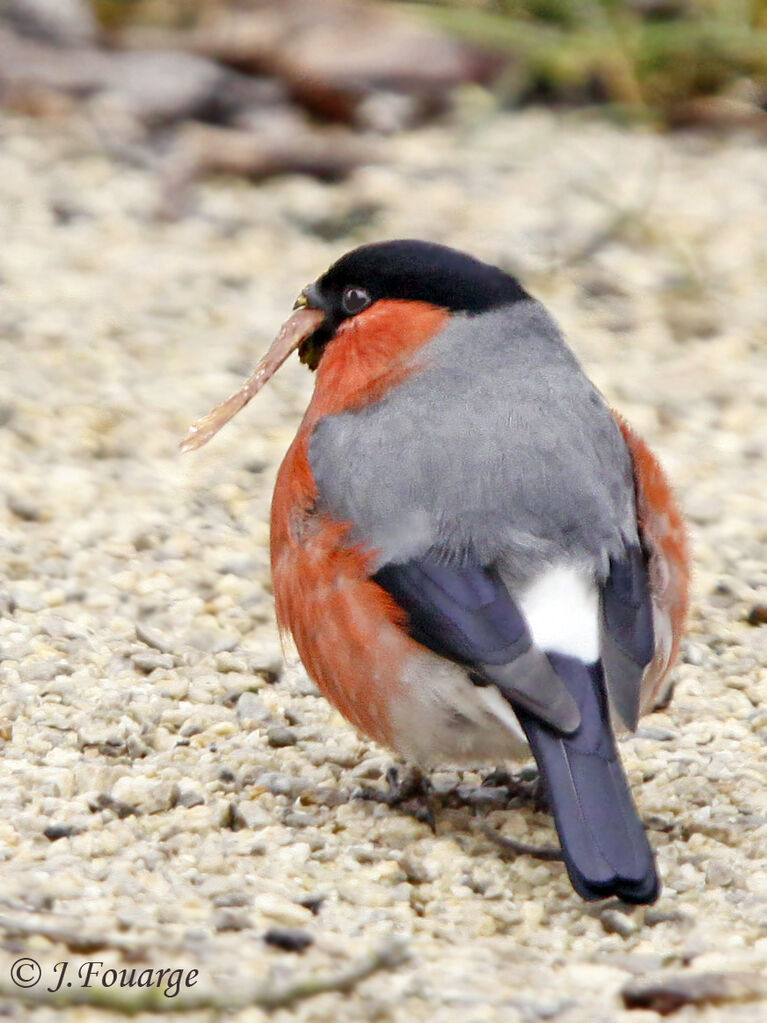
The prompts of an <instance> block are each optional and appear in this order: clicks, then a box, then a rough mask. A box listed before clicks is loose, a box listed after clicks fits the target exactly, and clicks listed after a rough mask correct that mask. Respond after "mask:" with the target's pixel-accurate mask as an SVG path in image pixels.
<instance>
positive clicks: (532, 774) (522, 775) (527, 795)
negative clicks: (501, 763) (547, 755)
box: [480, 767, 549, 813]
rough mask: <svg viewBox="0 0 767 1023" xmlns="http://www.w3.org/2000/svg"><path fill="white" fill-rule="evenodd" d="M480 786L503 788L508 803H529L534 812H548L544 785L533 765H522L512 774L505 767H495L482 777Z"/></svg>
mask: <svg viewBox="0 0 767 1023" xmlns="http://www.w3.org/2000/svg"><path fill="white" fill-rule="evenodd" d="M480 787H481V788H490V789H495V788H504V789H506V791H507V792H508V794H509V803H510V804H512V803H513V802H515V803H516V804H527V805H531V806H532V808H533V810H534V811H535V812H536V813H548V812H549V804H548V800H547V799H546V787H545V785H544V784H543V780H542V779H541V776H540V774H539V773H538V770H537V768H535V767H523V768H522V770H521V771H518V772H517V773H516V774H512V773H511V771H507V770H506V768H505V767H496V768H494V769H493V770H492V771H491V772H490V773H489V774H488V775H486V776H485V777H484V778H483V779H482V785H481V786H480Z"/></svg>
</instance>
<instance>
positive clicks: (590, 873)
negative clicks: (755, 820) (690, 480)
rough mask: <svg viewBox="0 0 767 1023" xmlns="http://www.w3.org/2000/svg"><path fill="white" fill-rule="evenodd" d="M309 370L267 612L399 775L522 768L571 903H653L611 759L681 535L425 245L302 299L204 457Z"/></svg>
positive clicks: (506, 307)
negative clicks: (227, 428)
mask: <svg viewBox="0 0 767 1023" xmlns="http://www.w3.org/2000/svg"><path fill="white" fill-rule="evenodd" d="M295 349H297V350H298V355H299V358H300V359H301V361H302V362H303V363H305V364H306V365H307V366H308V367H309V368H310V369H312V370H315V371H316V378H315V387H314V394H313V397H312V399H311V402H310V403H309V406H308V408H307V410H306V413H305V415H304V418H303V420H302V422H301V425H300V427H299V430H298V433H297V435H296V437H295V440H294V441H293V443H292V444H291V446H290V448H289V450H288V452H287V455H286V456H285V460H284V461H283V463H282V466H281V468H280V471H279V475H278V477H277V482H276V486H275V491H274V498H273V503H272V514H271V564H272V575H273V583H274V595H275V602H276V612H277V618H278V622H279V625H280V627H281V629H282V630H284V631H285V632H287V633H290V634H291V635H292V636H293V639H294V640H295V643H296V645H297V648H298V652H299V654H300V656H301V659H302V661H303V663H304V665H305V667H306V670H307V672H308V673H309V675H310V676H311V677H312V678H313V679H314V681H315V682H316V683H317V685H318V686H319V688H320V690H321V691H322V692H323V694H324V695H325V696H326V697H327V699H328V700H330V701H331V703H333V704H334V705H335V706H336V707H337V708H338V709H339V710H340V711H341V713H342V714H343V715H344V716H345V717H346V718H347V719H348V720H349V721H350V722H351V723H352V724H353V725H355V726H356V727H357V728H358V729H360V730H361V731H362V732H364V733H366V734H367V735H369V736H371V737H372V738H373V739H375V740H376V741H377V742H380V743H383V744H385V745H387V746H389V747H391V748H393V749H395V750H397V751H398V752H399V753H400V754H401V755H402V756H403V757H405V758H408V759H409V760H411V761H413V762H415V763H417V764H421V765H426V766H429V765H435V764H440V763H442V764H478V763H487V762H498V761H500V760H505V759H507V758H519V757H521V756H525V755H526V753H527V750H528V748H529V750H531V751H532V754H533V756H534V758H535V760H536V762H537V764H538V768H539V771H540V775H541V777H542V780H543V782H544V785H545V791H546V795H547V797H548V804H549V806H550V808H551V811H552V813H553V817H554V822H555V825H556V828H557V832H558V834H559V839H560V842H561V846H562V854H563V858H564V861H565V865H566V867H567V871H568V873H569V876H570V879H571V881H572V884H573V887H574V888H575V890H576V891H577V892H578V893H579V894H580V895H581V896H582V897H583V898H584V899H588V900H594V899H602V898H605V897H607V896H610V895H614V896H618V897H619V898H621V899H623V900H624V901H626V902H631V903H649V902H653V901H654V900H655V899H656V898H657V896H658V893H659V890H660V884H659V880H658V875H657V871H656V866H655V859H654V855H653V852H652V849H651V847H650V844H649V842H648V839H647V836H646V834H645V830H644V828H643V826H642V823H641V821H640V819H639V816H638V814H637V811H636V808H635V806H634V803H633V801H632V797H631V793H630V791H629V787H628V784H627V780H626V777H625V774H624V771H623V768H622V765H621V761H620V757H619V754H618V750H617V747H616V741H615V737H614V733H615V730H616V729H617V728H620V727H626V728H628V729H631V730H633V729H635V728H636V725H637V720H638V718H639V716H640V715H641V714H643V713H645V712H647V711H649V710H652V709H653V707H654V706H657V705H658V704H659V703H660V702H661V701H663V700H664V698H665V697H666V695H667V693H668V690H669V681H668V677H669V669H670V668H671V666H672V664H673V662H674V660H675V658H676V656H677V652H678V649H679V643H680V637H681V634H682V630H683V627H684V621H685V615H686V612H687V605H688V584H689V558H688V548H687V540H686V534H685V528H684V523H683V520H682V517H681V514H680V511H679V508H678V505H677V502H676V500H675V498H674V496H673V494H672V491H671V489H670V486H669V484H668V481H667V479H666V477H665V475H664V473H663V471H662V470H661V468H660V466H659V464H658V462H657V461H656V459H655V457H654V456H653V455H652V453H651V452H650V450H649V449H648V447H647V445H646V444H645V443H644V441H643V440H641V438H640V437H639V436H638V435H637V434H636V433H635V432H634V431H633V430H632V429H631V428H630V427H629V426H628V425H627V423H626V422H625V421H624V420H623V419H622V418H621V417H620V416H619V415H617V414H616V413H615V412H613V411H611V409H610V408H609V407H608V405H607V404H606V402H605V400H604V398H603V397H602V395H601V394H600V393H599V391H598V390H597V389H596V388H595V387H594V385H593V384H591V383H590V382H589V380H588V379H587V377H586V376H585V374H584V373H583V370H582V369H581V367H580V365H579V364H578V362H577V361H576V359H575V357H574V356H573V354H572V352H571V351H570V350H569V348H568V347H567V345H566V344H565V342H564V340H563V338H562V335H561V333H560V331H559V329H558V327H557V325H556V324H555V323H554V321H553V320H552V318H551V316H550V315H549V314H548V313H547V311H546V310H545V309H544V307H543V306H542V305H541V304H540V303H539V302H537V301H536V300H535V299H533V298H531V296H530V295H529V294H528V293H527V292H526V291H525V290H524V289H523V287H522V286H521V285H520V283H519V282H518V281H517V280H516V279H515V278H514V277H512V276H510V275H509V274H507V273H505V272H504V271H503V270H501V269H499V268H498V267H495V266H491V265H488V264H486V263H483V262H480V261H479V260H477V259H474V258H472V257H471V256H468V255H465V254H463V253H461V252H458V251H455V250H454V249H451V248H447V247H444V246H441V245H436V244H431V243H428V242H423V241H410V240H403V241H386V242H381V243H377V244H370V245H364V246H362V247H360V248H357V249H354V250H353V251H351V252H349V253H347V254H346V255H344V256H343V257H342V258H341V259H339V260H338V261H337V262H336V263H334V264H333V266H331V267H330V269H329V270H327V272H326V273H324V274H323V275H322V276H321V277H320V278H319V279H318V280H317V281H316V282H315V283H313V284H311V285H309V286H308V287H306V288H305V289H304V290H303V291H302V292H301V295H300V296H299V298H298V300H297V302H296V306H295V311H294V313H293V315H292V316H291V317H290V319H289V320H288V321H287V322H286V324H285V325H284V327H283V328H282V330H281V331H280V333H279V335H278V337H277V338H276V340H275V342H274V343H273V345H272V347H271V348H270V350H269V352H268V353H267V355H266V356H265V357H264V359H263V360H262V362H261V363H260V365H259V366H258V368H257V369H256V371H255V373H254V374H253V376H252V377H251V378H250V380H248V381H247V382H246V383H245V384H244V385H243V387H242V388H241V390H240V391H238V392H237V393H235V394H233V395H232V396H231V397H230V398H229V399H228V400H227V401H226V402H224V403H223V404H222V405H220V406H219V407H218V408H217V409H214V410H213V411H212V412H211V413H209V414H208V415H207V416H205V417H203V418H202V419H200V420H198V421H197V423H195V425H194V426H193V427H192V428H191V429H190V431H189V434H188V435H187V438H186V439H185V441H184V442H183V443H182V448H183V449H187V450H188V449H190V448H195V447H199V446H200V445H201V444H203V443H205V442H206V441H207V440H208V439H209V438H210V437H211V436H212V435H213V434H214V433H215V432H216V431H217V430H218V429H219V428H220V426H221V425H223V423H224V422H226V420H227V419H229V418H231V416H232V415H233V414H234V413H235V412H236V411H238V410H239V409H240V408H241V407H242V406H243V405H244V404H245V403H246V402H247V401H248V400H249V399H250V398H251V397H252V396H253V395H254V394H255V393H256V391H257V390H258V389H259V388H260V387H261V386H262V385H263V384H264V383H265V382H266V381H267V380H268V379H269V377H270V376H271V375H272V374H273V373H274V372H275V370H276V369H277V368H278V367H279V366H280V365H281V363H282V362H283V361H284V360H285V359H286V358H287V356H288V355H289V354H290V353H291V352H292V351H293V350H295Z"/></svg>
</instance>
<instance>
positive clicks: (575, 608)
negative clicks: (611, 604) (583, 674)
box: [515, 565, 599, 664]
mask: <svg viewBox="0 0 767 1023" xmlns="http://www.w3.org/2000/svg"><path fill="white" fill-rule="evenodd" d="M515 599H516V601H517V603H518V604H519V607H520V610H521V611H522V614H523V615H524V616H525V619H526V620H527V624H528V627H529V629H530V633H531V635H532V637H533V643H535V645H536V646H537V647H538V648H539V650H543V651H545V652H546V653H558V654H567V655H568V656H569V657H578V658H579V659H580V660H581V661H583V662H584V663H586V664H591V663H592V662H593V661H596V660H597V658H598V657H599V593H598V590H597V586H596V582H595V580H594V578H593V576H592V575H591V573H589V572H586V571H585V570H584V569H583V568H579V567H577V566H575V565H554V566H553V567H552V568H549V569H547V570H546V571H545V572H543V573H542V574H541V575H539V576H538V578H537V579H535V580H534V581H533V582H532V583H531V584H530V585H529V586H528V588H527V589H526V590H523V591H522V592H521V593H518V594H515Z"/></svg>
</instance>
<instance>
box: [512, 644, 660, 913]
mask: <svg viewBox="0 0 767 1023" xmlns="http://www.w3.org/2000/svg"><path fill="white" fill-rule="evenodd" d="M548 657H549V660H550V661H551V664H552V666H553V668H554V670H555V671H556V673H557V674H558V675H559V677H560V678H561V679H562V680H563V682H564V683H565V685H566V686H567V688H568V690H569V692H570V693H571V694H572V696H573V697H574V698H575V700H576V702H577V704H578V707H579V709H580V712H581V724H580V727H579V728H578V730H577V731H576V732H574V733H573V734H572V735H568V736H563V735H560V734H558V733H556V732H554V731H552V729H551V728H550V727H547V726H546V725H545V724H543V723H542V722H541V721H540V720H539V719H537V718H535V717H533V716H532V715H531V714H529V713H527V712H526V711H524V710H522V709H518V708H515V710H516V712H517V716H518V717H519V719H520V722H521V724H522V727H523V728H524V730H525V734H526V735H527V739H528V742H529V743H530V748H531V749H532V751H533V756H534V757H535V759H536V761H537V764H538V768H539V770H540V772H541V775H542V777H543V780H544V783H545V786H546V791H547V794H548V798H549V803H550V805H551V809H552V812H553V814H554V822H555V824H556V827H557V831H558V833H559V840H560V842H561V843H562V851H563V853H564V859H565V864H566V866H567V872H568V874H569V875H570V880H571V881H572V884H573V888H575V890H576V892H578V894H579V895H580V896H582V897H583V898H584V899H587V900H589V901H593V900H595V899H604V898H607V897H608V896H609V895H617V896H618V897H619V898H621V899H623V901H624V902H635V903H643V902H655V900H656V899H657V898H658V895H659V894H660V881H659V880H658V875H657V873H656V870H655V858H654V856H653V852H652V849H651V848H650V843H649V842H648V840H647V836H646V834H645V832H644V828H643V826H642V823H641V821H640V820H639V817H638V815H637V811H636V809H635V807H634V803H633V801H632V799H631V793H630V792H629V787H628V784H627V782H626V776H625V775H624V773H623V768H622V766H621V762H620V758H619V756H618V751H617V749H616V746H615V739H614V738H613V733H612V727H611V725H610V718H609V714H608V710H607V697H606V694H605V684H604V677H603V673H602V666H601V664H599V663H597V664H592V665H585V664H583V663H582V662H581V661H579V660H577V659H576V658H574V657H567V656H565V655H564V654H553V653H552V654H549V655H548Z"/></svg>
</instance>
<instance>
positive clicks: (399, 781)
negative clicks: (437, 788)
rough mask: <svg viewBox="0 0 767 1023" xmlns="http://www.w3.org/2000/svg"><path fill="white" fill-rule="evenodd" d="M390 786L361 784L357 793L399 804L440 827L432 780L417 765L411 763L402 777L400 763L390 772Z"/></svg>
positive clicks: (376, 799)
mask: <svg viewBox="0 0 767 1023" xmlns="http://www.w3.org/2000/svg"><path fill="white" fill-rule="evenodd" d="M386 782H387V785H388V786H389V787H388V790H387V791H386V792H382V791H381V790H380V789H369V788H361V789H360V790H359V791H358V792H356V793H355V795H356V796H357V798H358V799H369V800H371V801H372V802H374V803H384V804H385V805H386V806H396V807H399V808H401V809H403V810H404V811H405V813H409V814H411V816H413V817H415V819H416V820H418V821H421V823H422V824H428V825H429V827H430V828H431V830H432V831H436V821H435V816H434V815H435V811H436V810H437V801H436V799H435V795H434V789H433V787H432V784H431V782H430V781H429V779H428V778H427V777H426V775H425V774H423V772H422V771H421V770H420V769H419V768H417V767H410V768H408V769H407V770H406V772H405V773H404V775H403V776H402V777H400V772H399V770H398V768H397V765H396V764H392V766H391V767H390V768H389V769H388V771H387V772H386Z"/></svg>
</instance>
